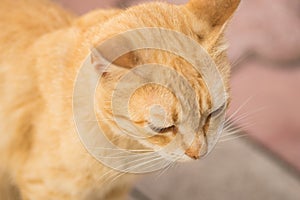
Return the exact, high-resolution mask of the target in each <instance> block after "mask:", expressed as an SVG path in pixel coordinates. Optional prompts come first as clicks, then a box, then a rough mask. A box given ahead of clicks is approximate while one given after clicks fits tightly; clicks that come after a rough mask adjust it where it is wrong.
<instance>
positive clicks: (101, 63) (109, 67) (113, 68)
mask: <svg viewBox="0 0 300 200" xmlns="http://www.w3.org/2000/svg"><path fill="white" fill-rule="evenodd" d="M90 58H91V63H92V65H93V67H94V68H95V70H96V72H97V73H99V74H101V75H103V76H105V75H107V74H109V73H111V72H124V71H128V69H127V68H125V67H123V66H118V65H115V64H114V63H112V62H110V61H108V60H107V59H106V58H105V57H104V56H103V55H102V54H101V53H100V52H99V51H98V50H97V49H96V48H93V49H92V50H91V56H90Z"/></svg>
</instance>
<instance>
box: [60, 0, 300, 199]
mask: <svg viewBox="0 0 300 200" xmlns="http://www.w3.org/2000/svg"><path fill="white" fill-rule="evenodd" d="M56 1H57V2H59V3H60V4H61V5H62V6H64V7H65V8H68V9H70V10H72V11H74V12H75V13H77V14H79V15H80V14H84V13H86V12H88V11H90V10H93V9H96V8H112V7H113V8H115V7H118V8H126V7H128V6H132V5H135V4H139V3H142V2H145V1H146V0H144V1H143V0H84V1H82V0H56ZM148 1H149V0H148ZM168 2H170V3H175V4H183V3H186V2H187V0H174V1H171V0H170V1H168ZM226 36H227V39H228V41H229V44H230V48H229V52H228V53H229V57H230V61H231V63H232V68H233V74H232V81H231V88H232V90H231V93H232V104H231V108H230V111H229V115H230V114H233V113H236V114H235V115H234V117H233V118H232V121H233V122H234V124H235V126H236V127H240V128H241V131H240V132H238V133H237V134H236V135H234V136H231V137H228V138H227V139H226V140H223V141H222V142H220V144H219V145H218V146H217V147H216V150H215V151H214V152H213V153H212V154H211V155H210V156H209V157H208V158H206V159H204V160H201V161H199V162H194V163H192V164H186V165H181V164H180V165H176V166H175V167H173V168H171V169H169V170H165V171H163V172H159V173H156V174H149V175H147V176H146V177H144V178H142V179H141V180H139V181H138V182H137V183H136V186H135V188H134V189H133V191H132V193H131V197H130V198H131V199H140V200H148V199H153V200H168V199H170V200H171V199H172V200H185V199H187V200H215V199H216V200H220V199H221V200H227V199H228V200H229V199H230V200H235V199H238V200H239V199H242V200H244V199H245V200H248V199H249V200H256V199H257V200H261V199H263V200H269V199H270V200H277V199H278V200H289V199H290V200H298V199H300V1H299V0H276V1H274V0H242V3H241V5H240V8H239V10H238V12H237V13H236V15H235V16H234V17H233V19H232V21H231V23H230V25H229V28H228V31H227V33H226Z"/></svg>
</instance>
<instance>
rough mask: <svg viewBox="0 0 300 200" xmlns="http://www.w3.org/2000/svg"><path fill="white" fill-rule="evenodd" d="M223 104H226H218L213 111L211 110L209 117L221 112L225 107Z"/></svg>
mask: <svg viewBox="0 0 300 200" xmlns="http://www.w3.org/2000/svg"><path fill="white" fill-rule="evenodd" d="M225 105H226V104H223V105H222V106H220V107H219V108H217V109H216V110H214V111H213V112H211V113H210V116H211V117H216V116H218V115H219V114H221V113H222V112H223V111H224V109H225Z"/></svg>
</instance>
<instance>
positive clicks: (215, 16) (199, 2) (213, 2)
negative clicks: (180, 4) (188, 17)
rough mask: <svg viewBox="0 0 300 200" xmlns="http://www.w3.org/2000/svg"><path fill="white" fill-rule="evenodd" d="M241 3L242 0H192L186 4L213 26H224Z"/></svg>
mask: <svg viewBox="0 0 300 200" xmlns="http://www.w3.org/2000/svg"><path fill="white" fill-rule="evenodd" d="M239 4H240V0H190V1H189V2H188V3H187V5H186V6H187V8H188V9H189V10H190V11H192V12H193V13H194V14H195V15H196V16H197V17H198V18H199V20H204V21H206V22H207V23H208V24H209V25H210V26H211V27H223V26H224V25H225V24H226V22H227V21H228V20H229V18H230V17H231V16H232V15H233V13H234V12H235V10H236V9H237V7H238V5H239Z"/></svg>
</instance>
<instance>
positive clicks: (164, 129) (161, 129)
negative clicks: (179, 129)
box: [148, 123, 175, 133]
mask: <svg viewBox="0 0 300 200" xmlns="http://www.w3.org/2000/svg"><path fill="white" fill-rule="evenodd" d="M148 127H149V128H150V129H151V130H152V131H154V132H156V133H167V132H169V131H172V130H173V129H174V128H175V125H171V126H168V127H155V126H154V125H153V124H151V123H148Z"/></svg>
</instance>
